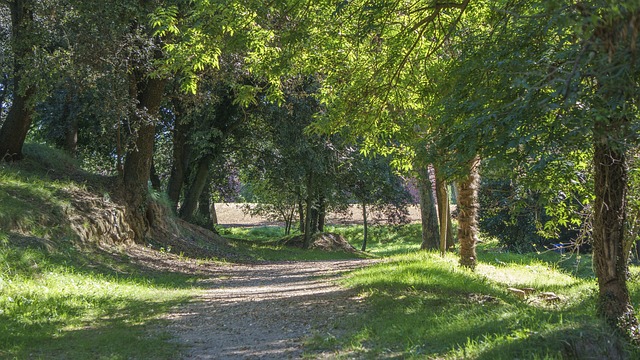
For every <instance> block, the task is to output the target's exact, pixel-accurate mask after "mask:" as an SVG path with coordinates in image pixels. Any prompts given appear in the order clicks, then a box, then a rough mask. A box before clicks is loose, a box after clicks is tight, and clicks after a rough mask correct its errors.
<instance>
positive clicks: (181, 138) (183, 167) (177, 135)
mask: <svg viewBox="0 0 640 360" xmlns="http://www.w3.org/2000/svg"><path fill="white" fill-rule="evenodd" d="M174 108H175V109H176V111H177V114H176V117H179V116H181V115H182V114H181V110H180V109H181V106H180V105H179V104H177V105H176V104H175V102H174ZM189 130H190V124H183V123H182V122H181V121H180V120H179V119H176V124H175V126H174V129H173V154H172V160H173V162H172V164H171V175H170V176H169V184H168V185H167V195H168V197H169V201H170V202H171V206H172V209H173V211H174V212H175V213H177V212H178V202H179V201H180V194H181V193H182V187H183V186H184V182H185V179H186V177H187V176H186V173H187V168H188V167H189V158H190V157H191V151H190V147H189V145H188V144H187V136H188V134H189Z"/></svg>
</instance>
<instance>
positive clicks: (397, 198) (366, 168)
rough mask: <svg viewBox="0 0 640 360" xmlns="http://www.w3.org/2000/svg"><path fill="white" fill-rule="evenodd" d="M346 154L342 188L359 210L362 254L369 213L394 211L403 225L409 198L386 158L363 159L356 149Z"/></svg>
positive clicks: (403, 185)
mask: <svg viewBox="0 0 640 360" xmlns="http://www.w3.org/2000/svg"><path fill="white" fill-rule="evenodd" d="M347 151H348V155H347V156H346V158H347V159H348V160H347V161H345V162H343V163H342V166H343V167H344V168H343V169H342V172H344V175H343V177H342V184H343V187H344V188H345V190H346V191H347V192H348V194H349V195H350V196H349V197H351V198H353V199H354V200H355V201H356V202H357V203H358V204H359V205H360V206H361V207H362V218H363V227H364V234H363V240H362V248H361V250H362V251H366V250H367V240H368V226H369V222H368V214H370V213H372V211H371V210H374V211H385V210H386V211H387V212H389V211H395V213H396V218H397V219H398V221H399V222H406V214H407V210H406V206H407V205H408V203H409V202H410V194H409V193H408V191H407V190H406V188H405V184H404V181H403V180H402V178H400V177H399V176H398V175H397V174H395V173H394V171H393V168H392V167H391V165H390V161H389V159H388V158H384V157H381V156H379V157H375V158H371V157H365V156H363V155H362V154H361V153H360V152H359V151H358V150H357V149H356V148H351V149H348V150H347ZM368 210H369V211H368Z"/></svg>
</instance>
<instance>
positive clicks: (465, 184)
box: [457, 157, 480, 269]
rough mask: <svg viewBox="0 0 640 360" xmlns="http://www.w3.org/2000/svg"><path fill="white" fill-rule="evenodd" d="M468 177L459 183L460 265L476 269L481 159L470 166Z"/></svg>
mask: <svg viewBox="0 0 640 360" xmlns="http://www.w3.org/2000/svg"><path fill="white" fill-rule="evenodd" d="M467 166H468V175H467V177H466V178H464V179H462V180H460V181H458V183H457V185H458V240H459V242H460V265H462V266H464V267H467V268H470V269H474V268H475V267H476V264H477V255H476V243H477V241H478V216H477V215H478V207H479V206H478V186H479V184H480V173H479V166H480V159H479V158H478V157H475V158H474V159H473V160H471V161H470V162H469V163H468V164H467Z"/></svg>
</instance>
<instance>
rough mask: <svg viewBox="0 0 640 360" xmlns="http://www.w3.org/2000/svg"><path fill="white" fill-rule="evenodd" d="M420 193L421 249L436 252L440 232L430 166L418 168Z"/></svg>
mask: <svg viewBox="0 0 640 360" xmlns="http://www.w3.org/2000/svg"><path fill="white" fill-rule="evenodd" d="M418 191H419V192H420V215H421V218H422V245H421V246H420V248H421V249H423V250H436V249H438V245H439V243H440V241H439V239H440V235H439V231H440V230H439V226H438V213H437V211H436V204H435V201H434V200H435V199H434V197H433V186H432V184H431V177H430V175H429V167H428V166H421V167H418Z"/></svg>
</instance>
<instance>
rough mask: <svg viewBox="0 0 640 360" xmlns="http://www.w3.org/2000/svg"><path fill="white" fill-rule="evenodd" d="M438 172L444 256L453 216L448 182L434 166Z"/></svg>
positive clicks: (439, 213)
mask: <svg viewBox="0 0 640 360" xmlns="http://www.w3.org/2000/svg"><path fill="white" fill-rule="evenodd" d="M434 169H435V174H436V199H437V201H438V219H439V222H440V236H439V238H440V254H442V255H443V256H444V253H445V252H446V251H447V239H448V238H449V236H448V235H449V231H450V229H449V225H450V224H451V220H450V219H449V218H450V217H451V215H450V213H449V196H448V194H447V184H446V182H445V181H444V179H443V178H442V173H441V171H439V170H438V168H437V167H434Z"/></svg>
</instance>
